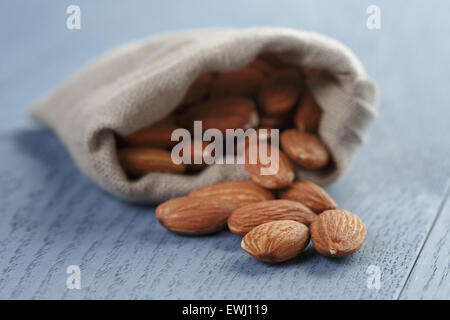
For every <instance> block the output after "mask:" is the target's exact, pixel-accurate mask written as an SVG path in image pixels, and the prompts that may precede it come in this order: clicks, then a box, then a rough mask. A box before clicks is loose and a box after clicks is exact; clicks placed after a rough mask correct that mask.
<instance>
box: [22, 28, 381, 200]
mask: <svg viewBox="0 0 450 320" xmlns="http://www.w3.org/2000/svg"><path fill="white" fill-rule="evenodd" d="M261 52H276V53H279V54H280V56H281V58H282V59H283V60H285V61H286V62H289V63H293V64H296V65H302V66H308V67H311V68H315V69H324V70H327V71H328V72H329V73H330V74H331V75H332V77H330V78H327V79H326V80H323V79H322V81H320V82H317V83H309V85H310V87H311V90H312V91H313V94H314V96H315V97H316V99H317V101H318V103H319V104H320V106H321V107H322V109H323V111H324V112H323V116H322V119H321V123H320V128H319V135H320V136H321V137H322V139H323V140H324V141H325V143H326V144H327V145H328V147H329V149H330V152H331V155H332V157H333V159H334V162H335V166H333V167H332V168H331V169H330V170H328V171H318V172H314V171H305V170H302V169H300V168H298V167H297V168H296V174H297V176H298V177H299V178H304V179H310V180H312V181H315V182H316V183H319V184H322V185H324V184H327V183H330V182H332V181H334V180H335V179H336V178H337V177H338V176H340V175H341V174H342V173H343V172H344V171H345V169H346V168H347V167H348V165H349V163H350V160H351V159H352V158H353V156H354V153H355V151H356V149H357V148H358V147H359V146H360V145H361V143H362V142H363V140H364V138H365V136H366V133H367V130H368V127H369V125H370V123H371V121H372V119H373V118H374V116H375V113H376V106H375V104H376V102H375V100H376V97H375V96H376V94H375V91H376V90H375V86H374V84H373V83H372V82H371V81H370V80H369V79H368V77H367V75H366V73H365V71H364V68H363V66H362V65H361V63H360V61H359V60H358V59H357V58H356V57H355V55H354V54H353V53H352V52H351V51H350V50H349V49H348V48H347V47H346V46H344V45H342V44H341V43H339V42H337V41H335V40H333V39H330V38H327V37H325V36H321V35H318V34H315V33H311V32H305V31H297V30H290V29H281V28H252V29H219V30H211V29H210V30H194V31H188V32H181V33H176V34H169V35H164V36H159V37H156V38H151V39H146V40H143V41H138V42H134V43H130V44H126V45H124V46H122V47H120V48H118V49H116V50H113V51H112V52H110V53H108V54H106V55H104V56H102V57H100V58H99V59H97V60H95V61H94V62H92V63H91V64H89V65H88V66H87V67H85V68H84V69H83V70H82V71H81V72H79V73H77V74H75V75H74V76H72V77H71V78H70V79H69V80H68V81H67V82H66V83H65V84H63V85H62V86H61V87H60V88H59V89H57V90H56V91H55V92H53V93H52V94H51V95H49V96H47V97H45V98H43V99H41V100H40V101H38V102H37V103H36V104H35V105H34V106H33V108H32V112H31V114H32V117H33V118H34V119H36V120H38V121H39V122H41V123H43V124H45V125H47V126H49V127H50V128H51V129H53V130H54V131H55V133H56V134H57V135H58V136H59V138H60V139H61V141H62V142H63V143H64V145H65V146H66V147H67V148H68V149H69V151H70V154H71V156H72V157H73V159H74V160H75V162H76V164H77V165H78V167H79V168H80V170H81V171H83V172H84V173H85V174H86V175H87V176H89V177H90V178H91V179H92V180H93V181H94V182H96V183H97V184H98V185H99V186H101V187H102V188H104V189H105V190H107V191H109V192H111V193H112V194H114V195H116V196H118V197H120V198H123V199H127V200H130V201H137V202H147V203H157V202H160V201H163V200H166V199H169V198H171V197H175V196H180V195H184V194H186V193H188V192H189V191H191V190H193V189H195V188H198V187H201V186H204V185H208V184H212V183H215V182H219V181H223V180H231V179H248V176H247V174H246V172H245V170H244V168H243V166H242V165H219V164H216V165H212V166H209V167H208V168H206V169H205V170H203V171H202V172H201V173H199V174H198V175H175V174H167V173H151V174H148V175H146V176H145V177H143V178H141V179H139V180H138V181H129V180H128V179H127V177H126V176H125V174H124V172H123V171H122V169H121V167H120V166H119V164H118V161H117V158H116V150H115V142H114V135H113V132H116V133H118V134H120V135H127V134H130V133H132V132H134V131H136V130H137V129H140V128H142V127H144V126H146V125H149V124H151V123H153V122H155V121H157V120H160V119H161V118H163V117H164V116H166V115H167V114H169V113H170V112H171V111H172V110H174V108H175V107H176V106H177V105H178V104H179V103H180V101H181V100H182V98H183V96H184V94H185V92H186V90H187V88H188V87H189V85H190V83H191V82H192V81H193V80H194V79H195V78H196V77H197V76H198V75H200V74H202V73H204V72H207V71H219V72H223V71H231V70H233V69H237V68H240V67H243V66H245V65H246V64H248V63H249V62H251V61H252V60H253V59H254V58H255V57H256V56H257V55H258V54H259V53H261Z"/></svg>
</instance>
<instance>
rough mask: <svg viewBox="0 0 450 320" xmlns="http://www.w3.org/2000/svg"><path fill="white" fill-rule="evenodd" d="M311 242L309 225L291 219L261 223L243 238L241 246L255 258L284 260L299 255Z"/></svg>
mask: <svg viewBox="0 0 450 320" xmlns="http://www.w3.org/2000/svg"><path fill="white" fill-rule="evenodd" d="M308 243H309V231H308V227H307V226H305V225H304V224H302V223H299V222H296V221H291V220H280V221H272V222H267V223H264V224H261V225H259V226H257V227H255V228H254V229H252V230H251V231H250V232H249V233H247V234H246V235H245V237H244V238H242V241H241V247H242V249H244V250H245V251H246V252H247V253H248V254H250V255H251V256H252V257H254V258H255V259H258V260H260V261H263V262H267V263H277V262H283V261H286V260H289V259H292V258H295V257H296V256H298V255H299V253H300V252H302V251H303V249H304V248H305V247H306V246H307V245H308Z"/></svg>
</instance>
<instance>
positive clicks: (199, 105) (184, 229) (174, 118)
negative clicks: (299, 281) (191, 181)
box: [117, 53, 366, 263]
mask: <svg viewBox="0 0 450 320" xmlns="http://www.w3.org/2000/svg"><path fill="white" fill-rule="evenodd" d="M318 74H320V72H319V71H317V70H310V69H306V68H300V67H296V66H292V65H288V64H286V63H284V62H282V61H281V60H280V59H278V57H277V56H276V55H274V54H271V53H264V54H261V55H260V56H258V57H257V58H256V59H255V60H254V61H253V62H251V63H250V64H249V65H247V66H245V67H243V68H241V69H238V70H235V71H232V72H228V73H220V74H218V73H207V74H204V75H201V76H200V77H199V78H198V79H197V80H196V81H194V83H193V84H192V85H191V87H190V89H189V90H188V92H187V93H186V95H185V97H184V99H183V102H182V103H181V104H180V106H178V108H177V109H176V110H175V111H174V112H173V113H172V114H171V115H169V116H168V117H166V118H165V119H163V120H161V121H159V122H157V123H155V124H153V125H151V126H149V127H147V128H144V129H142V130H139V131H137V132H135V133H133V134H131V135H129V136H127V137H118V139H117V144H118V159H119V162H120V163H121V165H122V168H123V169H124V171H125V172H126V173H127V175H128V176H129V177H130V179H134V178H139V177H141V176H143V175H145V174H147V173H149V172H169V173H175V174H183V173H187V174H193V173H196V172H198V171H200V170H202V169H204V168H205V167H206V166H207V164H205V163H200V164H187V165H186V164H183V163H181V164H175V163H173V162H172V160H171V153H170V150H171V148H173V147H174V145H175V144H176V143H177V142H173V141H171V134H172V132H173V130H175V129H177V128H179V127H181V128H185V129H188V130H190V131H191V132H192V130H193V123H194V121H196V120H201V121H202V128H203V130H206V129H210V128H215V129H219V130H220V131H221V132H222V133H225V130H226V129H239V128H242V129H244V130H245V129H248V128H255V129H257V128H263V129H269V131H268V133H269V134H267V135H262V134H261V133H260V132H259V133H258V141H262V139H265V140H266V141H267V142H268V143H270V138H271V135H270V129H279V130H280V131H281V135H280V145H281V149H282V150H280V151H279V160H278V161H279V162H278V171H277V172H275V173H274V174H272V175H263V174H261V168H264V167H268V166H269V164H264V163H262V162H260V161H259V159H257V160H258V161H257V162H256V163H255V164H250V163H248V161H247V162H246V164H245V168H246V170H247V173H248V175H249V177H250V179H251V181H227V182H221V183H217V184H214V185H210V186H206V187H203V188H200V189H197V190H195V191H193V192H191V193H190V194H189V195H187V196H185V197H179V198H174V199H171V200H168V201H166V202H164V203H162V204H160V205H159V206H158V207H157V209H156V216H157V219H158V221H159V222H160V223H161V225H163V226H164V227H165V228H167V229H168V230H170V231H173V232H176V233H179V234H184V235H205V234H211V233H214V232H217V231H220V230H222V229H224V228H225V227H226V226H228V229H229V230H230V231H231V232H233V233H235V234H238V235H241V236H243V239H242V242H241V246H242V248H243V249H244V250H245V251H246V252H248V253H249V254H250V255H251V256H253V257H255V258H256V259H258V260H261V261H264V262H269V263H275V262H281V261H286V260H289V259H292V258H294V257H295V256H297V255H298V254H299V253H300V252H301V251H302V250H303V249H304V248H305V247H306V246H307V245H308V243H309V239H310V238H311V240H312V242H313V245H314V248H315V249H316V250H317V251H318V252H319V253H321V254H323V255H325V256H329V257H343V256H347V255H349V254H352V253H353V252H355V251H357V250H359V249H360V248H361V246H362V245H363V242H364V241H365V238H366V228H365V225H364V223H363V222H362V221H361V219H360V218H359V217H358V216H356V215H355V214H353V213H350V212H348V211H346V210H339V209H337V205H336V203H335V202H334V201H333V199H331V197H330V196H329V195H328V194H327V193H326V191H325V190H323V189H322V188H321V187H320V186H318V185H316V184H314V183H313V182H310V181H295V173H294V165H298V166H301V167H302V168H304V169H308V170H320V169H325V168H327V167H328V166H330V165H332V159H331V157H330V154H329V151H328V149H327V147H326V145H325V144H324V142H323V141H322V140H321V139H320V137H319V136H318V135H317V131H318V127H319V122H320V118H321V113H322V111H321V108H320V107H319V106H318V104H317V103H316V101H315V99H314V97H313V96H312V94H311V93H310V91H309V90H308V88H307V86H306V81H305V77H317V75H318ZM190 143H191V146H190V147H191V157H192V159H193V158H194V157H195V154H196V153H200V155H204V152H205V151H206V150H205V148H206V146H207V145H208V143H207V142H202V143H201V144H200V145H201V146H202V148H201V149H200V150H197V149H198V148H194V141H192V142H190ZM246 147H248V144H246ZM269 150H270V149H269ZM272 160H273V159H272ZM275 160H276V159H275ZM192 163H193V161H192Z"/></svg>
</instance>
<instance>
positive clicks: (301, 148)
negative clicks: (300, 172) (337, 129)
mask: <svg viewBox="0 0 450 320" xmlns="http://www.w3.org/2000/svg"><path fill="white" fill-rule="evenodd" d="M280 143H281V147H282V148H283V150H284V151H285V152H286V154H287V155H288V157H289V158H290V159H291V160H292V161H294V162H295V163H296V164H298V165H300V166H302V167H303V168H306V169H320V168H323V167H325V166H326V165H327V164H328V162H329V161H330V154H329V152H328V149H327V147H326V146H325V144H324V143H323V142H322V140H320V138H319V137H317V136H316V135H313V134H310V133H304V132H300V131H298V130H296V129H288V130H285V131H283V133H282V134H281V136H280Z"/></svg>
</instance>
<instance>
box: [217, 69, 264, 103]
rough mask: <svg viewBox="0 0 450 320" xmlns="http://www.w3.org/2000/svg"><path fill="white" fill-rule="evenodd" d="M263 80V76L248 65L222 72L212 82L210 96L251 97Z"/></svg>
mask: <svg viewBox="0 0 450 320" xmlns="http://www.w3.org/2000/svg"><path fill="white" fill-rule="evenodd" d="M264 81H265V76H264V75H263V74H262V73H260V72H258V71H257V70H255V69H252V68H250V67H244V68H241V69H238V70H236V71H232V72H226V73H222V74H220V75H219V76H218V78H217V79H216V80H215V81H214V82H213V84H212V87H211V97H212V98H217V97H226V96H247V97H251V96H253V95H255V94H256V92H257V91H258V90H259V88H260V87H261V85H262V84H263V82H264Z"/></svg>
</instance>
